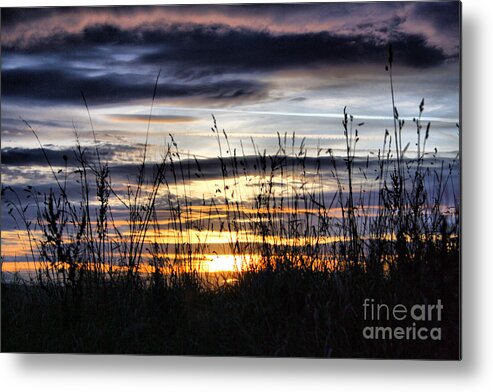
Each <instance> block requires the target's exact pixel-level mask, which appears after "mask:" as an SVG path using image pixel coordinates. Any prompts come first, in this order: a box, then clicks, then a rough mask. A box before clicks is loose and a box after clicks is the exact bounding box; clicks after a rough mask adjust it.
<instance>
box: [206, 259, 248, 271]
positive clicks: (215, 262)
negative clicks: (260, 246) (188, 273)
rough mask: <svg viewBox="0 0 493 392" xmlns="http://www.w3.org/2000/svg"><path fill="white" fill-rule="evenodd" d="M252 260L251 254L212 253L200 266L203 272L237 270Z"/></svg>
mask: <svg viewBox="0 0 493 392" xmlns="http://www.w3.org/2000/svg"><path fill="white" fill-rule="evenodd" d="M252 262H254V258H253V257H252V256H246V255H244V256H239V255H236V256H235V255H213V256H211V257H210V258H209V260H208V261H206V262H205V264H204V265H203V266H202V270H203V271H204V272H238V271H243V270H245V269H246V268H248V266H249V265H251V263H252Z"/></svg>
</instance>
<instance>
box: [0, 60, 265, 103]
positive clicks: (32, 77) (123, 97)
mask: <svg viewBox="0 0 493 392" xmlns="http://www.w3.org/2000/svg"><path fill="white" fill-rule="evenodd" d="M146 79H147V80H146ZM154 82H155V81H154V80H152V79H151V78H146V77H143V76H142V75H119V74H105V75H101V76H88V75H84V74H83V73H77V72H74V71H71V70H65V69H44V70H37V69H30V68H25V69H7V70H3V71H2V96H4V97H7V98H18V99H25V100H28V101H38V102H40V103H42V102H44V103H46V104H49V103H51V102H55V103H66V104H76V105H80V104H81V102H82V100H81V91H82V92H83V93H84V95H85V97H86V98H87V100H88V102H89V104H94V105H98V104H111V103H122V102H130V101H133V100H138V99H151V97H152V92H153V88H154V87H153V85H154ZM157 91H158V95H157V97H158V99H179V98H198V99H201V100H204V101H207V100H209V101H224V102H229V101H235V100H243V99H253V98H255V99H260V98H262V97H264V96H265V95H266V91H267V86H266V84H265V83H262V82H259V81H255V80H241V79H232V80H220V81H215V82H211V83H209V84H193V83H164V82H163V83H160V85H159V87H158V90H157Z"/></svg>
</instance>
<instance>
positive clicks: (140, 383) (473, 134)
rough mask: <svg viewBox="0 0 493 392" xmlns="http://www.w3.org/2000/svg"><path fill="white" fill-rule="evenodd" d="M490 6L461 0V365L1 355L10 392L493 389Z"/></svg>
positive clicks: (0, 368)
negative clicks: (55, 391)
mask: <svg viewBox="0 0 493 392" xmlns="http://www.w3.org/2000/svg"><path fill="white" fill-rule="evenodd" d="M215 2H221V1H215ZM230 2H231V1H230ZM271 2H275V1H271ZM132 3H133V4H138V2H137V1H135V0H134V1H79V0H77V1H74V2H70V3H69V2H66V1H65V2H64V1H60V0H58V1H50V2H42V1H36V2H34V1H22V0H17V1H10V0H7V1H2V6H3V7H5V6H35V5H37V6H39V5H95V4H97V5H103V4H132ZM145 3H146V4H152V3H166V1H161V2H159V1H157V2H156V1H145ZM174 3H196V2H194V1H175V2H174ZM491 4H493V2H489V1H485V0H464V1H463V52H462V53H463V101H462V102H463V121H462V125H463V126H462V128H463V137H462V142H463V144H462V156H463V163H462V164H463V183H462V185H463V194H462V200H463V211H462V212H461V216H462V219H463V226H462V227H463V316H462V317H463V360H462V361H461V362H430V361H365V360H312V359H304V360H303V359H259V358H197V357H195V358H190V357H139V356H127V357H125V356H92V355H20V354H0V383H1V388H2V390H3V391H14V390H15V391H32V392H38V391H53V390H62V389H66V390H69V391H84V392H87V391H91V392H92V391H94V392H95V391H96V390H103V391H104V390H107V391H109V390H115V391H118V392H121V391H146V392H147V391H150V390H163V389H164V390H191V389H194V390H197V391H199V390H200V391H202V390H209V389H210V390H214V391H219V390H235V391H236V390H247V391H252V392H255V391H256V390H264V389H265V390H267V389H270V390H276V391H289V390H294V391H301V392H304V391H312V390H314V391H317V392H321V391H329V390H335V391H340V390H342V389H344V391H352V390H355V391H356V390H359V391H364V392H368V391H379V392H381V391H383V390H392V391H399V392H401V391H421V390H425V391H427V390H447V391H448V392H449V391H464V390H467V391H468V392H469V391H485V390H490V388H491V386H492V385H493V355H492V353H493V344H492V342H493V339H492V335H493V322H492V321H493V304H492V300H493V292H492V291H493V290H492V288H493V258H491V257H490V254H491V249H492V246H493V237H492V233H491V230H490V229H491V226H492V223H493V219H492V216H491V215H492V211H493V203H492V201H493V198H492V195H493V189H492V186H491V182H492V180H493V175H492V168H491V167H490V165H492V164H493V119H492V115H493V97H492V94H491V89H492V87H493V85H492V74H493V62H492V58H493V55H492V53H493V14H492V12H491Z"/></svg>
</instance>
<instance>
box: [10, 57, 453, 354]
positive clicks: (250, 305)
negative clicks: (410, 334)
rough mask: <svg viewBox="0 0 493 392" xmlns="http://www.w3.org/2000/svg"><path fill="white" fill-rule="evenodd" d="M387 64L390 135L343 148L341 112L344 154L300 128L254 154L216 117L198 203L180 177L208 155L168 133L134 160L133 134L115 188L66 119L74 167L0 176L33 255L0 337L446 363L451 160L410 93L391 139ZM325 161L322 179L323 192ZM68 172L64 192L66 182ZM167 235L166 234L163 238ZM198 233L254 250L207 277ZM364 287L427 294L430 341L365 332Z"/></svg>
mask: <svg viewBox="0 0 493 392" xmlns="http://www.w3.org/2000/svg"><path fill="white" fill-rule="evenodd" d="M392 61H393V59H392V51H391V50H390V51H389V61H388V65H387V71H388V72H389V82H390V85H391V91H392V92H391V94H392V106H393V107H392V111H393V113H394V130H393V131H394V132H393V135H391V133H390V132H389V131H387V130H385V132H384V137H383V144H382V148H381V149H380V150H379V151H378V152H375V154H374V155H373V156H371V157H370V156H368V157H367V158H366V159H365V158H364V157H360V156H359V155H358V154H357V146H358V142H359V131H358V129H360V128H361V127H362V126H363V124H361V123H360V124H355V122H354V118H353V117H352V116H351V115H350V114H348V113H347V111H346V109H344V112H343V121H342V128H343V134H344V140H345V153H344V154H343V156H336V155H335V152H334V151H333V150H331V149H322V148H319V149H318V151H317V154H316V156H310V155H308V153H307V149H306V147H305V144H304V140H301V142H300V141H299V140H297V138H296V136H295V135H292V137H288V135H287V134H284V135H281V134H278V140H279V143H278V150H277V152H276V153H274V154H270V155H268V154H267V153H266V152H265V151H262V150H261V149H260V147H259V146H257V145H256V144H255V143H254V141H253V140H252V146H253V148H254V151H255V154H254V155H253V156H251V155H250V156H248V155H246V154H245V153H244V151H243V148H242V151H237V150H236V149H235V148H233V147H232V146H231V144H230V141H229V138H228V135H227V133H226V132H225V131H221V130H220V129H219V127H218V125H217V122H216V119H215V118H214V117H213V126H212V129H211V132H212V133H213V135H214V137H215V138H216V140H217V146H218V165H219V167H220V178H219V180H218V184H219V185H217V186H216V187H215V189H213V190H211V192H210V194H209V195H208V197H205V196H204V198H203V199H202V200H201V201H200V202H197V200H195V199H194V198H193V196H192V194H191V190H190V184H191V182H192V180H197V181H198V180H205V179H206V178H207V173H206V171H207V168H202V165H203V162H201V161H200V160H199V159H197V158H195V157H193V156H189V155H187V156H183V154H182V153H181V152H180V149H179V148H178V145H177V143H176V142H175V141H174V139H173V137H172V136H171V135H170V138H171V139H170V140H171V142H170V143H169V144H168V145H166V146H165V148H164V152H163V154H162V159H161V161H160V162H158V163H156V164H150V163H149V162H148V161H147V153H148V141H147V137H146V142H145V144H144V151H143V156H142V161H141V164H140V166H139V168H138V171H137V173H136V179H135V181H134V182H133V183H132V184H130V185H128V187H127V188H126V191H124V192H122V191H119V190H118V189H119V188H118V187H115V186H113V184H112V180H111V168H110V166H109V165H108V163H107V162H104V160H103V159H102V157H101V154H100V153H99V150H98V144H97V142H96V134H95V132H94V129H93V135H94V147H93V148H94V151H89V150H88V149H87V148H84V147H83V146H82V145H81V143H80V141H79V138H78V137H77V133H76V146H75V148H74V156H75V159H76V161H77V163H78V164H77V168H76V170H75V171H72V170H71V169H70V168H69V167H68V165H67V161H68V158H67V157H63V160H64V162H65V168H64V169H62V170H58V171H56V170H55V168H54V166H52V164H51V163H50V160H49V159H48V156H47V155H46V153H45V157H46V161H47V164H48V166H49V167H50V169H51V171H52V175H53V178H54V183H55V184H56V186H55V187H54V188H53V189H51V190H50V191H49V192H48V193H46V194H42V193H40V192H38V191H37V190H36V188H35V187H32V186H28V187H26V189H24V192H25V194H24V195H19V194H17V193H16V192H15V191H14V190H13V189H12V188H11V187H8V186H7V187H4V188H3V189H2V193H3V199H4V202H5V203H6V207H7V211H8V214H9V215H10V216H11V217H12V219H14V221H15V222H17V224H18V227H19V228H22V229H23V230H24V231H25V233H26V238H27V243H28V247H29V248H30V257H31V259H32V261H36V262H38V263H40V264H38V265H41V267H39V268H38V269H37V271H36V276H35V278H34V280H33V281H31V282H23V281H16V282H6V281H3V282H2V351H15V352H19V351H20V352H87V353H133V354H174V355H250V356H303V357H305V356H306V357H359V358H442V359H457V358H458V356H459V351H460V347H459V346H460V330H459V326H460V309H459V304H460V249H459V234H460V220H459V201H458V196H457V195H455V194H454V189H455V185H456V184H454V183H453V181H454V176H453V173H454V170H457V165H458V158H455V159H452V160H449V161H444V160H440V158H438V157H437V154H436V151H435V152H434V153H429V152H428V151H427V149H426V143H427V140H428V138H429V133H430V124H426V125H425V124H423V123H422V120H421V116H422V113H423V111H424V100H423V101H422V102H421V104H420V105H419V115H418V116H417V117H416V118H415V119H414V122H413V123H414V127H415V132H416V135H417V143H416V147H417V149H416V152H413V154H414V156H410V154H411V153H410V152H408V150H409V144H408V145H406V146H404V147H403V146H402V132H403V130H404V127H405V121H404V120H402V119H401V118H400V117H399V113H398V110H397V108H396V107H395V103H394V92H393V79H392ZM158 79H159V75H158V78H157V79H156V84H155V88H154V93H153V99H152V105H151V111H150V114H149V125H150V123H151V121H152V107H153V104H154V99H155V96H156V89H157V84H158ZM83 101H84V104H85V106H86V108H87V112H88V116H89V119H91V117H90V111H89V106H88V104H87V101H86V99H85V97H84V96H83ZM26 124H27V126H28V127H29V128H31V126H30V125H29V124H28V123H27V122H26ZM91 127H92V120H91ZM31 130H32V132H33V134H34V136H35V137H36V138H37V139H38V136H37V134H36V131H35V130H34V129H32V128H31ZM148 130H149V128H148ZM38 142H39V144H40V147H41V149H42V151H43V152H44V149H43V146H42V144H41V142H40V141H39V139H38ZM91 157H95V158H91ZM327 168H330V170H327ZM327 173H330V180H331V181H332V182H333V183H334V184H336V190H335V191H334V190H330V189H327V185H326V184H327V178H326V176H327ZM73 175H76V176H77V179H76V181H77V183H78V184H79V187H80V192H79V195H78V197H76V198H74V196H73V195H69V192H68V190H67V189H68V184H69V182H70V181H72V180H73ZM245 184H253V185H251V186H249V187H246V186H245ZM247 189H248V192H247ZM177 190H179V193H177ZM446 193H452V194H453V199H454V200H455V202H454V206H452V207H453V208H452V210H451V211H452V212H445V211H444V206H445V201H444V195H445V194H446ZM177 194H178V195H179V196H177ZM115 205H118V206H119V208H120V209H123V210H125V211H126V213H127V218H126V226H127V228H128V230H122V228H121V225H119V224H118V223H117V222H116V220H115V217H114V208H115V207H114V206H115ZM158 205H159V207H158ZM199 207H200V208H199ZM28 209H34V210H35V211H36V213H35V218H34V219H33V218H32V217H30V216H29V212H28ZM197 211H199V214H198V216H197ZM163 213H164V214H165V216H166V218H167V219H166V223H163V220H162V219H160V214H163ZM170 231H172V232H173V233H175V235H174V236H173V238H172V241H171V242H169V241H168V242H163V241H162V240H161V239H160V237H161V234H163V233H167V232H170ZM211 232H213V233H220V234H223V235H224V236H226V238H228V245H227V247H228V252H229V253H230V254H231V255H233V256H234V257H237V258H239V259H240V260H244V261H247V258H253V259H254V260H255V262H254V263H252V264H250V265H248V266H246V267H245V268H244V269H242V270H241V271H238V272H236V273H235V274H234V279H233V280H230V281H228V283H226V284H213V283H211V280H210V276H209V277H208V278H206V277H205V276H206V275H207V274H203V273H201V270H200V266H199V265H198V264H197V260H199V259H200V258H201V257H202V256H203V255H204V254H212V253H213V252H214V250H213V249H212V248H211V245H210V242H209V241H208V238H207V236H204V237H203V238H202V239H201V240H200V241H197V239H196V238H194V235H195V234H196V233H211ZM143 268H146V271H147V272H146V273H142V269H143ZM365 298H373V299H375V300H376V301H377V302H378V303H385V304H388V305H389V306H393V305H396V304H404V305H406V306H409V307H411V306H412V305H413V304H432V303H435V302H436V300H437V299H441V300H442V302H443V303H444V304H445V312H444V315H443V319H442V320H441V321H440V322H439V323H437V322H435V323H434V324H433V326H439V327H441V328H442V330H443V332H442V334H443V336H444V338H443V339H442V341H439V342H431V341H429V340H428V341H416V340H410V341H408V340H375V341H372V340H366V339H364V338H363V337H362V330H363V328H364V327H365V326H366V325H367V322H365V321H364V320H363V316H362V314H363V308H362V304H363V301H364V300H365ZM393 323H394V324H395V322H392V321H389V322H388V323H383V322H382V325H391V326H395V325H394V324H393Z"/></svg>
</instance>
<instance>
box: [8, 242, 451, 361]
mask: <svg viewBox="0 0 493 392" xmlns="http://www.w3.org/2000/svg"><path fill="white" fill-rule="evenodd" d="M90 283H91V282H90V281H88V282H86V283H84V284H81V285H80V286H78V287H76V288H62V287H50V286H45V287H41V286H39V285H34V286H28V285H22V284H3V285H2V351H3V352H45V353H48V352H51V353H122V354H161V355H231V356H232V355H243V356H288V357H296V356H303V357H342V358H345V357H346V358H347V357H354V358H430V359H432V358H433V359H457V358H458V357H459V345H460V342H459V335H460V331H459V325H460V324H459V259H458V253H457V252H454V253H450V254H448V255H443V254H442V255H439V254H437V255H435V259H434V260H433V261H432V262H430V263H429V265H428V266H424V267H423V268H422V269H421V272H420V273H419V274H414V275H413V274H411V273H409V271H406V270H400V269H395V270H394V271H390V273H389V274H388V275H387V276H384V275H380V276H376V275H372V274H370V273H365V272H363V271H361V270H356V269H353V270H351V271H346V272H329V271H325V272H323V271H319V272H313V271H307V270H302V269H286V270H283V271H262V272H248V273H242V274H241V275H240V276H239V280H238V281H237V282H234V283H231V284H227V285H222V286H218V287H216V288H213V289H212V288H205V287H204V286H203V285H201V284H200V282H199V280H198V278H197V277H196V276H194V275H188V274H187V275H183V276H180V277H176V279H172V280H170V281H169V282H168V283H165V282H164V281H163V280H160V279H156V280H151V281H150V282H149V281H148V282H146V283H145V282H144V280H143V279H140V278H135V277H134V278H132V280H131V281H130V280H126V281H122V282H120V283H116V282H115V283H112V284H106V285H104V286H103V285H101V286H91V284H90ZM365 298H373V299H375V300H376V302H378V303H386V304H388V305H393V304H396V303H402V304H405V305H413V304H416V303H419V304H421V303H436V300H437V299H441V301H442V303H443V304H444V311H443V318H442V320H441V322H438V323H435V324H433V325H437V326H440V327H441V329H442V337H441V340H440V341H433V340H429V339H428V340H424V341H420V340H395V339H393V340H366V339H364V338H363V336H362V330H363V328H364V327H365V326H366V325H373V324H372V323H368V322H365V321H364V319H363V306H362V305H363V301H364V299H365ZM391 324H392V322H391V323H390V324H389V323H385V322H384V323H380V324H378V325H384V326H385V325H391ZM405 325H410V323H409V322H407V324H405ZM418 326H419V323H418Z"/></svg>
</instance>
